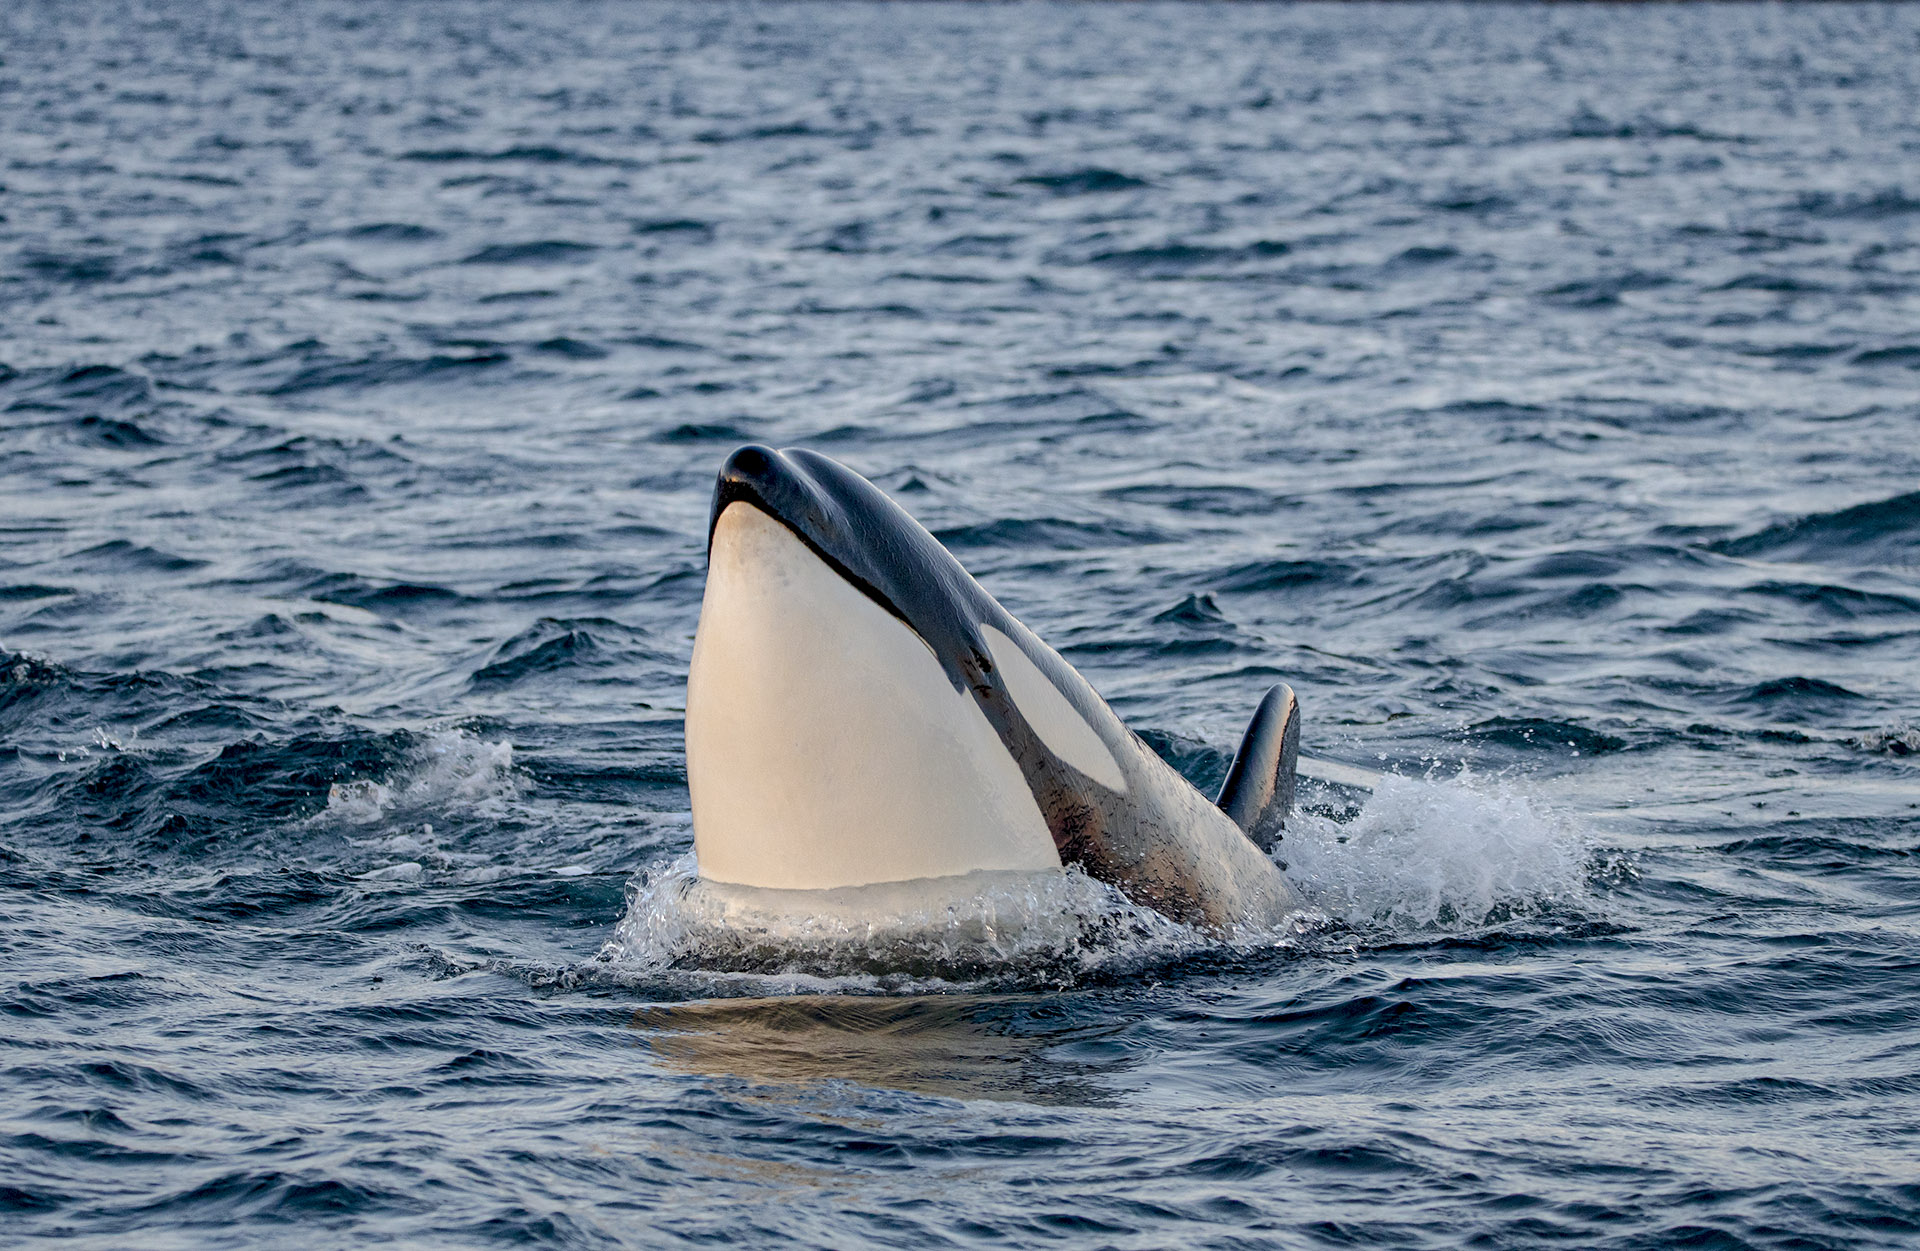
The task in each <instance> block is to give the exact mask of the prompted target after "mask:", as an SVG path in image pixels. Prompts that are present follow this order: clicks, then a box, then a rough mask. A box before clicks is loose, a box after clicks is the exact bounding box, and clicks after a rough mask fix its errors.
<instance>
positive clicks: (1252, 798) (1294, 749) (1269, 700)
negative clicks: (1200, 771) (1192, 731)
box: [1216, 682, 1300, 851]
mask: <svg viewBox="0 0 1920 1251" xmlns="http://www.w3.org/2000/svg"><path fill="white" fill-rule="evenodd" d="M1299 758H1300V702H1299V701H1298V700H1296V699H1295V698H1294V697H1293V688H1292V687H1290V686H1288V685H1287V684H1286V683H1285V682H1281V683H1279V684H1277V685H1276V686H1274V688H1273V689H1272V690H1270V691H1268V692H1267V695H1266V698H1265V699H1262V700H1261V701H1260V707H1259V708H1258V709H1257V710H1255V712H1254V714H1253V720H1252V721H1251V722H1249V723H1248V725H1247V733H1246V736H1245V737H1244V738H1242V739H1241V740H1240V750H1239V751H1238V752H1236V753H1234V757H1233V766H1232V767H1231V768H1229V769H1228V770H1227V780H1226V781H1225V782H1224V783H1222V784H1221V786H1220V798H1219V799H1218V800H1217V801H1216V802H1217V803H1218V804H1219V805H1220V810H1221V811H1222V812H1224V813H1226V814H1227V815H1228V816H1229V817H1232V818H1233V821H1234V824H1235V825H1238V826H1239V827H1240V828H1241V829H1243V830H1245V831H1246V832H1247V837H1248V838H1250V839H1252V840H1253V843H1254V846H1256V847H1258V848H1259V849H1260V850H1262V851H1272V850H1273V845H1274V844H1275V843H1277V842H1279V841H1280V831H1281V830H1282V829H1284V828H1285V827H1286V823H1287V817H1288V815H1289V814H1291V813H1292V812H1293V789H1294V770H1295V768H1296V767H1297V765H1298V761H1299Z"/></svg>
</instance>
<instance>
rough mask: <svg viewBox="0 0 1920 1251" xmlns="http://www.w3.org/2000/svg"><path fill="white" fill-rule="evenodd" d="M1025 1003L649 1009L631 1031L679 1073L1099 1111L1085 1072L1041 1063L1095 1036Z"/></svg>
mask: <svg viewBox="0 0 1920 1251" xmlns="http://www.w3.org/2000/svg"><path fill="white" fill-rule="evenodd" d="M1034 1006H1035V1005H1034V1004H1033V1002H1032V1001H1030V1000H1022V999H1019V998H1008V997H998V998H996V997H987V996H977V995H927V996H913V997H900V998H882V997H878V996H875V997H868V996H860V995H795V996H790V997H783V998H769V999H720V1000H705V1001H702V1002H697V1003H686V1004H672V1005H660V1006H655V1007H647V1008H642V1009H640V1010H639V1011H637V1012H635V1013H634V1014H633V1020H632V1026H633V1028H634V1029H637V1030H640V1031H643V1032H644V1033H645V1034H646V1036H647V1037H646V1040H645V1042H646V1046H647V1047H648V1048H649V1049H650V1050H651V1051H652V1052H653V1054H654V1055H655V1056H657V1057H658V1058H659V1060H660V1062H661V1063H663V1064H665V1065H667V1066H668V1067H670V1068H674V1069H678V1070H680V1071H682V1072H687V1073H703V1074H709V1075H714V1076H721V1075H725V1076H732V1077H741V1078H745V1079H746V1080H748V1081H752V1082H759V1083H763V1084H767V1085H786V1086H793V1085H812V1084H817V1083H821V1082H831V1081H843V1082H851V1083H854V1084H857V1085H861V1086H873V1087H878V1088H881V1089H886V1090H903V1091H910V1092H913V1093H917V1094H929V1095H940V1096H944V1097H946V1098H950V1099H1006V1100H1019V1101H1022V1102H1027V1103H1043V1104H1080V1105H1085V1104H1101V1103H1106V1102H1108V1101H1109V1099H1110V1095H1109V1094H1108V1092H1107V1091H1105V1090H1103V1089H1102V1088H1101V1087H1100V1086H1098V1085H1096V1084H1095V1083H1094V1082H1093V1081H1091V1080H1090V1078H1091V1077H1092V1076H1093V1074H1094V1073H1095V1071H1096V1069H1095V1067H1094V1066H1090V1065H1086V1064H1082V1063H1075V1062H1072V1061H1069V1060H1064V1059H1060V1058H1058V1057H1050V1056H1049V1055H1048V1052H1050V1051H1052V1050H1054V1049H1055V1048H1058V1047H1060V1046H1061V1045H1062V1044H1065V1043H1068V1042H1071V1041H1077V1040H1081V1039H1087V1038H1090V1037H1094V1036H1095V1035H1096V1031H1091V1030H1088V1029H1086V1028H1085V1027H1079V1028H1076V1027H1073V1026H1071V1025H1069V1024H1067V1023H1065V1022H1052V1023H1049V1024H1051V1025H1052V1028H1048V1027H1047V1026H1046V1025H1043V1024H1039V1023H1036V1022H1035V1021H1034V1020H1032V1017H1033V1015H1034V1013H1033V1012H1032V1008H1033V1007H1034ZM1110 1028H1111V1027H1110V1026H1109V1027H1108V1028H1107V1029H1102V1030H1100V1031H1097V1033H1106V1032H1109V1030H1110ZM1099 1068H1100V1069H1105V1068H1107V1066H1105V1065H1102V1066H1099Z"/></svg>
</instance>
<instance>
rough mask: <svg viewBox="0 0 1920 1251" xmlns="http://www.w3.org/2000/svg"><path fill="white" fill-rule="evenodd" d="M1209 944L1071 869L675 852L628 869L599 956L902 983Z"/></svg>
mask: <svg viewBox="0 0 1920 1251" xmlns="http://www.w3.org/2000/svg"><path fill="white" fill-rule="evenodd" d="M1211 943H1212V940H1211V939H1210V938H1208V937H1207V936H1205V935H1202V934H1200V933H1199V932H1198V931H1195V930H1193V929H1190V928H1188V927H1186V926H1184V925H1180V924H1178V923H1176V922H1174V921H1170V920H1168V919H1167V918H1165V917H1163V916H1161V915H1159V914H1158V913H1156V912H1152V911H1149V910H1147V909H1144V908H1140V907H1138V906H1136V905H1135V904H1133V903H1131V902H1130V901H1128V900H1127V898H1126V897H1125V896H1124V895H1122V894H1120V892H1119V891H1117V890H1115V889H1113V888H1112V887H1110V886H1107V885H1105V884H1103V883H1100V882H1096V881H1094V880H1093V879H1092V878H1089V877H1087V876H1086V875H1085V874H1083V873H1080V872H1078V871H1075V870H1061V869H1046V870H1036V871H1020V870H1002V871H991V872H978V873H968V874H964V875H959V876H954V877H946V878H923V879H920V880H917V881H909V882H884V883H878V884H875V885H870V886H853V887H841V888H838V889H834V890H821V891H788V890H766V889H760V888H754V887H742V886H731V885H727V884H723V883H718V882H710V881H706V880H703V879H702V878H700V877H699V875H698V872H697V868H696V865H695V862H694V859H693V857H692V856H682V857H680V858H679V859H677V860H674V861H672V862H669V863H665V864H660V865H655V866H653V867H652V868H651V869H649V870H647V871H646V872H643V873H642V874H641V875H640V877H638V878H637V879H635V882H634V885H633V887H632V888H631V890H630V898H629V903H628V907H627V912H626V915H625V917H624V918H622V920H621V922H620V924H619V927H618V928H617V929H616V930H615V932H614V937H613V939H612V940H611V941H609V942H608V943H607V945H606V947H605V948H604V949H603V950H602V951H601V953H600V957H599V962H600V963H601V964H602V965H611V966H614V967H615V968H624V969H626V970H628V971H631V972H633V973H635V974H641V975H644V974H647V973H652V972H661V971H667V970H686V969H698V970H703V971H707V972H725V973H746V974H753V975H756V976H758V977H761V978H773V979H778V980H779V981H781V982H782V983H783V984H785V986H786V988H787V989H789V990H840V991H845V990H854V989H863V988H870V987H874V986H878V985H881V984H883V983H882V982H876V981H875V979H876V978H880V979H886V978H892V979H894V980H893V981H891V982H884V985H885V987H886V988H887V989H896V990H897V989H901V988H903V984H902V982H901V981H900V979H907V980H908V981H911V982H915V983H919V984H931V983H934V982H939V983H953V982H973V981H977V980H980V979H1001V978H1014V979H1018V980H1022V981H1029V982H1032V981H1046V980H1059V979H1062V978H1076V977H1079V976H1082V975H1085V974H1088V973H1093V972H1100V971H1113V970H1115V969H1118V968H1121V967H1125V966H1138V965H1144V964H1148V963H1153V962H1156V961H1159V960H1164V959H1169V958H1172V957H1174V956H1177V955H1180V954H1184V953H1186V952H1189V951H1193V950H1196V949H1199V948H1202V947H1205V946H1209V945H1211ZM795 979H799V980H795ZM763 988H764V989H773V987H763Z"/></svg>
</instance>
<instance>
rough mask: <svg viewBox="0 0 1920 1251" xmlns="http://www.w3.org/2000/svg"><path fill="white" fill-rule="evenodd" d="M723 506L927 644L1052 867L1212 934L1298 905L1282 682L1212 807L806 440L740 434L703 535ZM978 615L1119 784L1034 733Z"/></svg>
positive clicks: (886, 504) (891, 506) (950, 562)
mask: <svg viewBox="0 0 1920 1251" xmlns="http://www.w3.org/2000/svg"><path fill="white" fill-rule="evenodd" d="M734 503H747V504H750V505H752V506H753V507H756V508H758V509H760V510H761V511H762V512H764V513H766V514H767V515H768V516H769V517H772V518H773V519H774V520H776V521H778V522H779V523H780V524H782V525H783V526H785V527H786V528H787V529H788V530H790V531H792V532H793V534H794V535H796V536H797V537H798V538H799V539H800V541H801V542H803V543H804V544H806V546H807V547H808V548H810V549H811V550H812V551H813V552H814V554H816V555H817V556H819V557H820V558H821V559H822V560H823V561H825V562H826V563H827V565H828V566H829V567H831V568H832V569H833V570H835V572H837V573H838V574H839V575H840V576H841V577H843V578H845V579H846V580H847V581H848V582H849V583H850V584H852V585H853V586H854V587H856V588H858V589H859V590H860V591H861V592H863V593H864V594H866V595H867V596H868V597H869V598H871V599H872V600H873V601H874V602H875V603H877V604H879V605H880V606H881V607H882V608H883V609H885V610H886V611H887V612H889V613H891V614H892V615H893V616H895V617H896V618H898V619H899V620H900V621H901V622H903V623H904V624H905V625H906V626H907V627H908V628H910V629H911V630H913V631H914V633H916V634H918V635H919V636H920V638H921V639H923V640H924V641H925V642H926V644H927V646H928V647H929V648H930V649H932V651H933V654H934V656H935V657H936V658H937V659H938V660H939V663H940V666H941V668H942V669H943V670H944V671H945V673H946V675H947V677H948V679H949V680H951V681H952V682H953V684H954V688H955V690H957V691H961V692H963V693H966V694H969V695H971V697H972V698H973V700H974V701H975V703H977V704H978V705H979V707H980V710H981V712H982V713H983V714H984V715H985V716H986V719H987V722H988V724H989V725H991V726H992V727H993V729H994V731H995V733H997V734H998V735H999V737H1000V741H1001V743H1002V744H1003V745H1004V746H1005V747H1006V749H1007V751H1008V753H1009V754H1010V755H1011V756H1012V758H1013V759H1014V761H1015V762H1016V763H1017V764H1018V765H1019V767H1020V770H1021V772H1022V774H1023V775H1024V776H1025V778H1026V781H1027V784H1028V786H1029V787H1031V788H1032V792H1033V798H1034V801H1035V803H1036V804H1038V806H1039V809H1040V813H1041V816H1042V817H1043V818H1044V819H1045V821H1046V824H1047V829H1048V830H1049V832H1050V833H1051V834H1052V836H1053V842H1054V847H1055V848H1056V849H1057V850H1058V852H1059V854H1060V861H1061V863H1062V864H1069V865H1078V866H1080V867H1081V868H1082V869H1083V870H1084V871H1085V872H1087V873H1088V874H1090V875H1091V876H1093V877H1095V878H1098V879H1100V880H1101V881H1104V882H1108V883H1110V884H1112V885H1113V886H1115V887H1117V888H1119V889H1120V890H1121V891H1122V892H1124V893H1125V894H1126V895H1127V897H1128V898H1130V899H1132V900H1133V901H1134V902H1135V903H1138V904H1140V905H1142V906H1145V907H1148V908H1152V909H1154V910H1155V911H1157V912H1160V913H1163V914H1165V915H1166V916H1169V917H1172V918H1173V919H1174V920H1177V921H1182V922H1185V923H1187V924H1190V925H1196V926H1201V927H1204V928H1207V929H1210V930H1215V931H1219V932H1230V931H1233V930H1236V929H1240V928H1243V927H1256V928H1257V927H1265V926H1271V925H1273V924H1275V923H1277V922H1279V921H1280V920H1281V919H1283V918H1284V917H1285V916H1286V915H1287V914H1288V913H1289V912H1291V911H1293V910H1294V909H1295V908H1296V907H1297V902H1296V900H1295V897H1294V893H1293V891H1292V889H1291V888H1290V887H1289V886H1288V884H1287V881H1286V879H1285V878H1284V877H1283V876H1282V874H1281V873H1280V871H1279V869H1278V868H1277V867H1276V866H1275V864H1274V862H1273V861H1272V860H1271V859H1270V858H1269V857H1268V856H1267V854H1266V850H1265V849H1267V848H1271V847H1272V845H1273V843H1274V842H1275V841H1277V839H1278V838H1279V835H1280V831H1281V829H1282V828H1283V827H1284V825H1285V822H1286V818H1287V815H1288V812H1289V810H1290V808H1291V805H1292V801H1293V784H1294V783H1293V779H1294V772H1293V771H1294V762H1295V754H1296V751H1297V746H1298V741H1299V725H1298V722H1299V718H1298V715H1297V711H1296V708H1297V706H1296V704H1295V701H1294V697H1293V692H1292V691H1291V690H1289V689H1287V688H1286V687H1285V686H1277V687H1275V688H1274V689H1273V690H1272V691H1270V692H1268V695H1267V697H1266V699H1265V700H1263V701H1262V703H1261V705H1260V709H1259V711H1258V713H1256V715H1255V717H1254V720H1253V723H1252V725H1250V726H1249V727H1248V730H1247V735H1246V738H1245V740H1244V741H1243V742H1242V744H1241V747H1240V751H1239V754H1238V755H1237V756H1236V757H1235V759H1234V762H1233V767H1232V769H1231V770H1230V771H1229V773H1228V776H1227V782H1226V785H1225V786H1224V787H1223V789H1222V792H1221V795H1220V800H1219V806H1217V807H1216V806H1215V805H1214V804H1212V803H1209V802H1208V801H1207V800H1206V798H1205V797H1204V796H1202V795H1201V794H1200V793H1199V792H1198V791H1196V790H1195V789H1194V788H1193V787H1192V785H1191V784H1189V783H1188V782H1187V780H1186V779H1185V778H1183V777H1181V776H1180V774H1178V773H1177V772H1175V771H1174V770H1173V768H1171V767H1170V766H1169V765H1167V764H1166V762H1165V761H1163V760H1161V759H1160V757H1159V756H1158V755H1156V754H1155V753H1154V751H1153V749H1152V748H1150V747H1148V746H1147V745H1146V744H1145V743H1144V742H1142V741H1141V740H1140V738H1139V736H1138V735H1136V734H1134V733H1133V732H1132V731H1131V730H1129V729H1128V728H1127V727H1126V726H1125V725H1124V724H1122V723H1121V721H1120V719H1119V717H1117V716H1115V715H1114V712H1113V710H1112V709H1111V708H1109V707H1107V704H1106V701H1105V700H1103V699H1101V698H1100V696H1099V695H1098V694H1097V693H1096V692H1095V691H1094V689H1093V688H1092V687H1091V686H1089V685H1088V684H1087V682H1086V679H1084V678H1082V677H1081V676H1080V674H1079V673H1078V672H1077V671H1075V670H1074V668H1073V666H1071V665H1069V664H1068V663H1067V662H1066V661H1064V660H1062V659H1061V658H1060V656H1059V655H1058V654H1056V653H1055V652H1054V651H1053V649H1052V648H1050V647H1048V646H1047V645H1046V644H1044V643H1042V642H1041V641H1040V640H1039V638H1037V637H1036V636H1035V635H1034V634H1033V633H1032V632H1031V631H1030V630H1028V629H1027V628H1026V627H1025V626H1023V625H1021V624H1020V623H1019V622H1018V621H1017V620H1015V619H1014V617H1013V616H1012V615H1011V614H1010V613H1008V612H1007V611H1006V609H1004V608H1002V607H1001V606H1000V604H999V603H998V601H996V600H995V599H994V598H993V596H991V595H989V594H987V592H986V591H985V590H984V589H982V588H981V586H980V584H979V583H977V582H975V581H974V580H973V578H972V577H971V576H970V575H969V574H968V573H967V571H966V570H965V569H963V568H961V566H960V562H959V561H957V560H955V559H954V557H953V555H952V554H951V553H950V552H948V551H947V549H946V548H944V547H942V546H941V545H940V543H939V541H938V540H936V539H935V538H934V537H933V536H932V535H931V534H929V533H927V531H926V529H925V528H924V527H922V526H921V525H920V523H919V522H917V521H915V520H914V519H913V518H912V517H910V516H908V515H907V513H906V511H905V510H904V509H902V508H901V507H900V506H899V505H898V504H895V503H894V502H893V501H892V500H891V499H889V498H887V496H886V495H885V494H884V493H883V492H881V491H880V489H879V488H878V487H875V486H874V485H873V484H872V483H870V482H868V481H867V480H866V479H865V478H862V477H861V476H860V475H859V474H857V473H855V472H853V471H852V470H851V469H848V468H847V467H846V466H844V465H842V464H840V463H839V462H837V461H834V460H831V459H829V458H827V457H825V456H822V455H820V454H818V453H817V452H810V451H807V450H805V449H801V448H790V449H787V450H785V451H779V452H776V451H774V450H772V449H771V448H766V447H760V446H747V447H743V448H741V449H739V450H738V451H736V452H735V453H734V454H733V455H732V456H731V457H729V458H728V460H727V463H726V466H725V467H724V468H723V469H722V470H721V471H720V478H719V481H718V483H717V484H716V486H715V488H714V498H713V511H712V516H711V520H710V525H709V534H711V533H712V530H711V526H712V525H717V524H718V522H719V519H720V514H721V513H722V512H724V511H725V510H726V508H727V507H728V505H730V504H734ZM987 625H991V626H993V627H994V628H995V629H997V630H999V631H1000V632H1001V633H1002V634H1004V635H1006V636H1007V637H1008V638H1010V639H1012V640H1013V641H1014V642H1015V643H1016V644H1017V645H1018V646H1019V647H1020V649H1021V650H1022V651H1023V652H1025V653H1026V655H1027V656H1028V658H1029V659H1031V660H1032V661H1033V663H1034V665H1035V666H1036V667H1037V668H1038V669H1039V670H1040V672H1041V673H1042V674H1043V675H1044V676H1045V677H1046V678H1047V680H1049V681H1050V682H1052V683H1053V685H1054V686H1055V687H1057V688H1058V689H1059V691H1060V693H1061V694H1062V695H1063V696H1064V697H1065V698H1066V700H1067V701H1068V703H1070V704H1071V705H1072V707H1073V708H1074V710H1075V711H1077V712H1078V713H1079V714H1080V716H1081V717H1082V718H1083V719H1084V720H1085V721H1086V723H1087V725H1088V726H1089V727H1090V728H1091V729H1092V730H1093V732H1094V733H1095V735H1096V736H1097V737H1098V738H1099V739H1100V741H1101V742H1102V743H1104V744H1105V745H1106V747H1107V750H1108V751H1109V752H1111V753H1112V755H1113V758H1114V760H1115V761H1116V763H1117V764H1118V765H1119V767H1120V772H1121V775H1122V777H1123V778H1124V779H1125V783H1126V786H1125V790H1124V791H1121V792H1117V791H1113V790H1110V789H1108V788H1107V787H1106V786H1104V785H1102V784H1101V783H1099V782H1097V781H1095V780H1094V779H1093V778H1091V777H1089V776H1087V775H1086V774H1085V773H1082V772H1081V771H1080V770H1079V769H1077V768H1075V767H1074V766H1073V765H1071V764H1069V763H1067V762H1066V761H1064V760H1062V759H1061V758H1060V757H1059V756H1057V755H1056V754H1055V753H1054V752H1053V751H1052V750H1050V749H1049V748H1048V747H1047V745H1046V744H1045V743H1044V742H1042V741H1041V738H1040V736H1039V734H1038V733H1036V732H1035V731H1034V729H1033V728H1032V727H1031V726H1030V725H1029V724H1028V723H1027V719H1026V718H1025V716H1023V715H1022V713H1021V711H1020V709H1019V708H1018V706H1017V705H1016V704H1015V703H1014V700H1013V698H1012V696H1011V695H1010V694H1009V692H1008V690H1007V688H1006V686H1005V684H1004V683H1003V681H1002V680H1001V677H1000V675H999V674H998V673H997V672H996V670H995V666H994V663H993V658H992V655H991V653H990V651H989V649H988V646H987V644H986V642H985V640H984V637H983V636H982V634H981V627H982V626H987ZM1229 814H1230V815H1229ZM1256 839H1257V840H1259V842H1258V845H1256V841H1255V840H1256Z"/></svg>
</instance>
